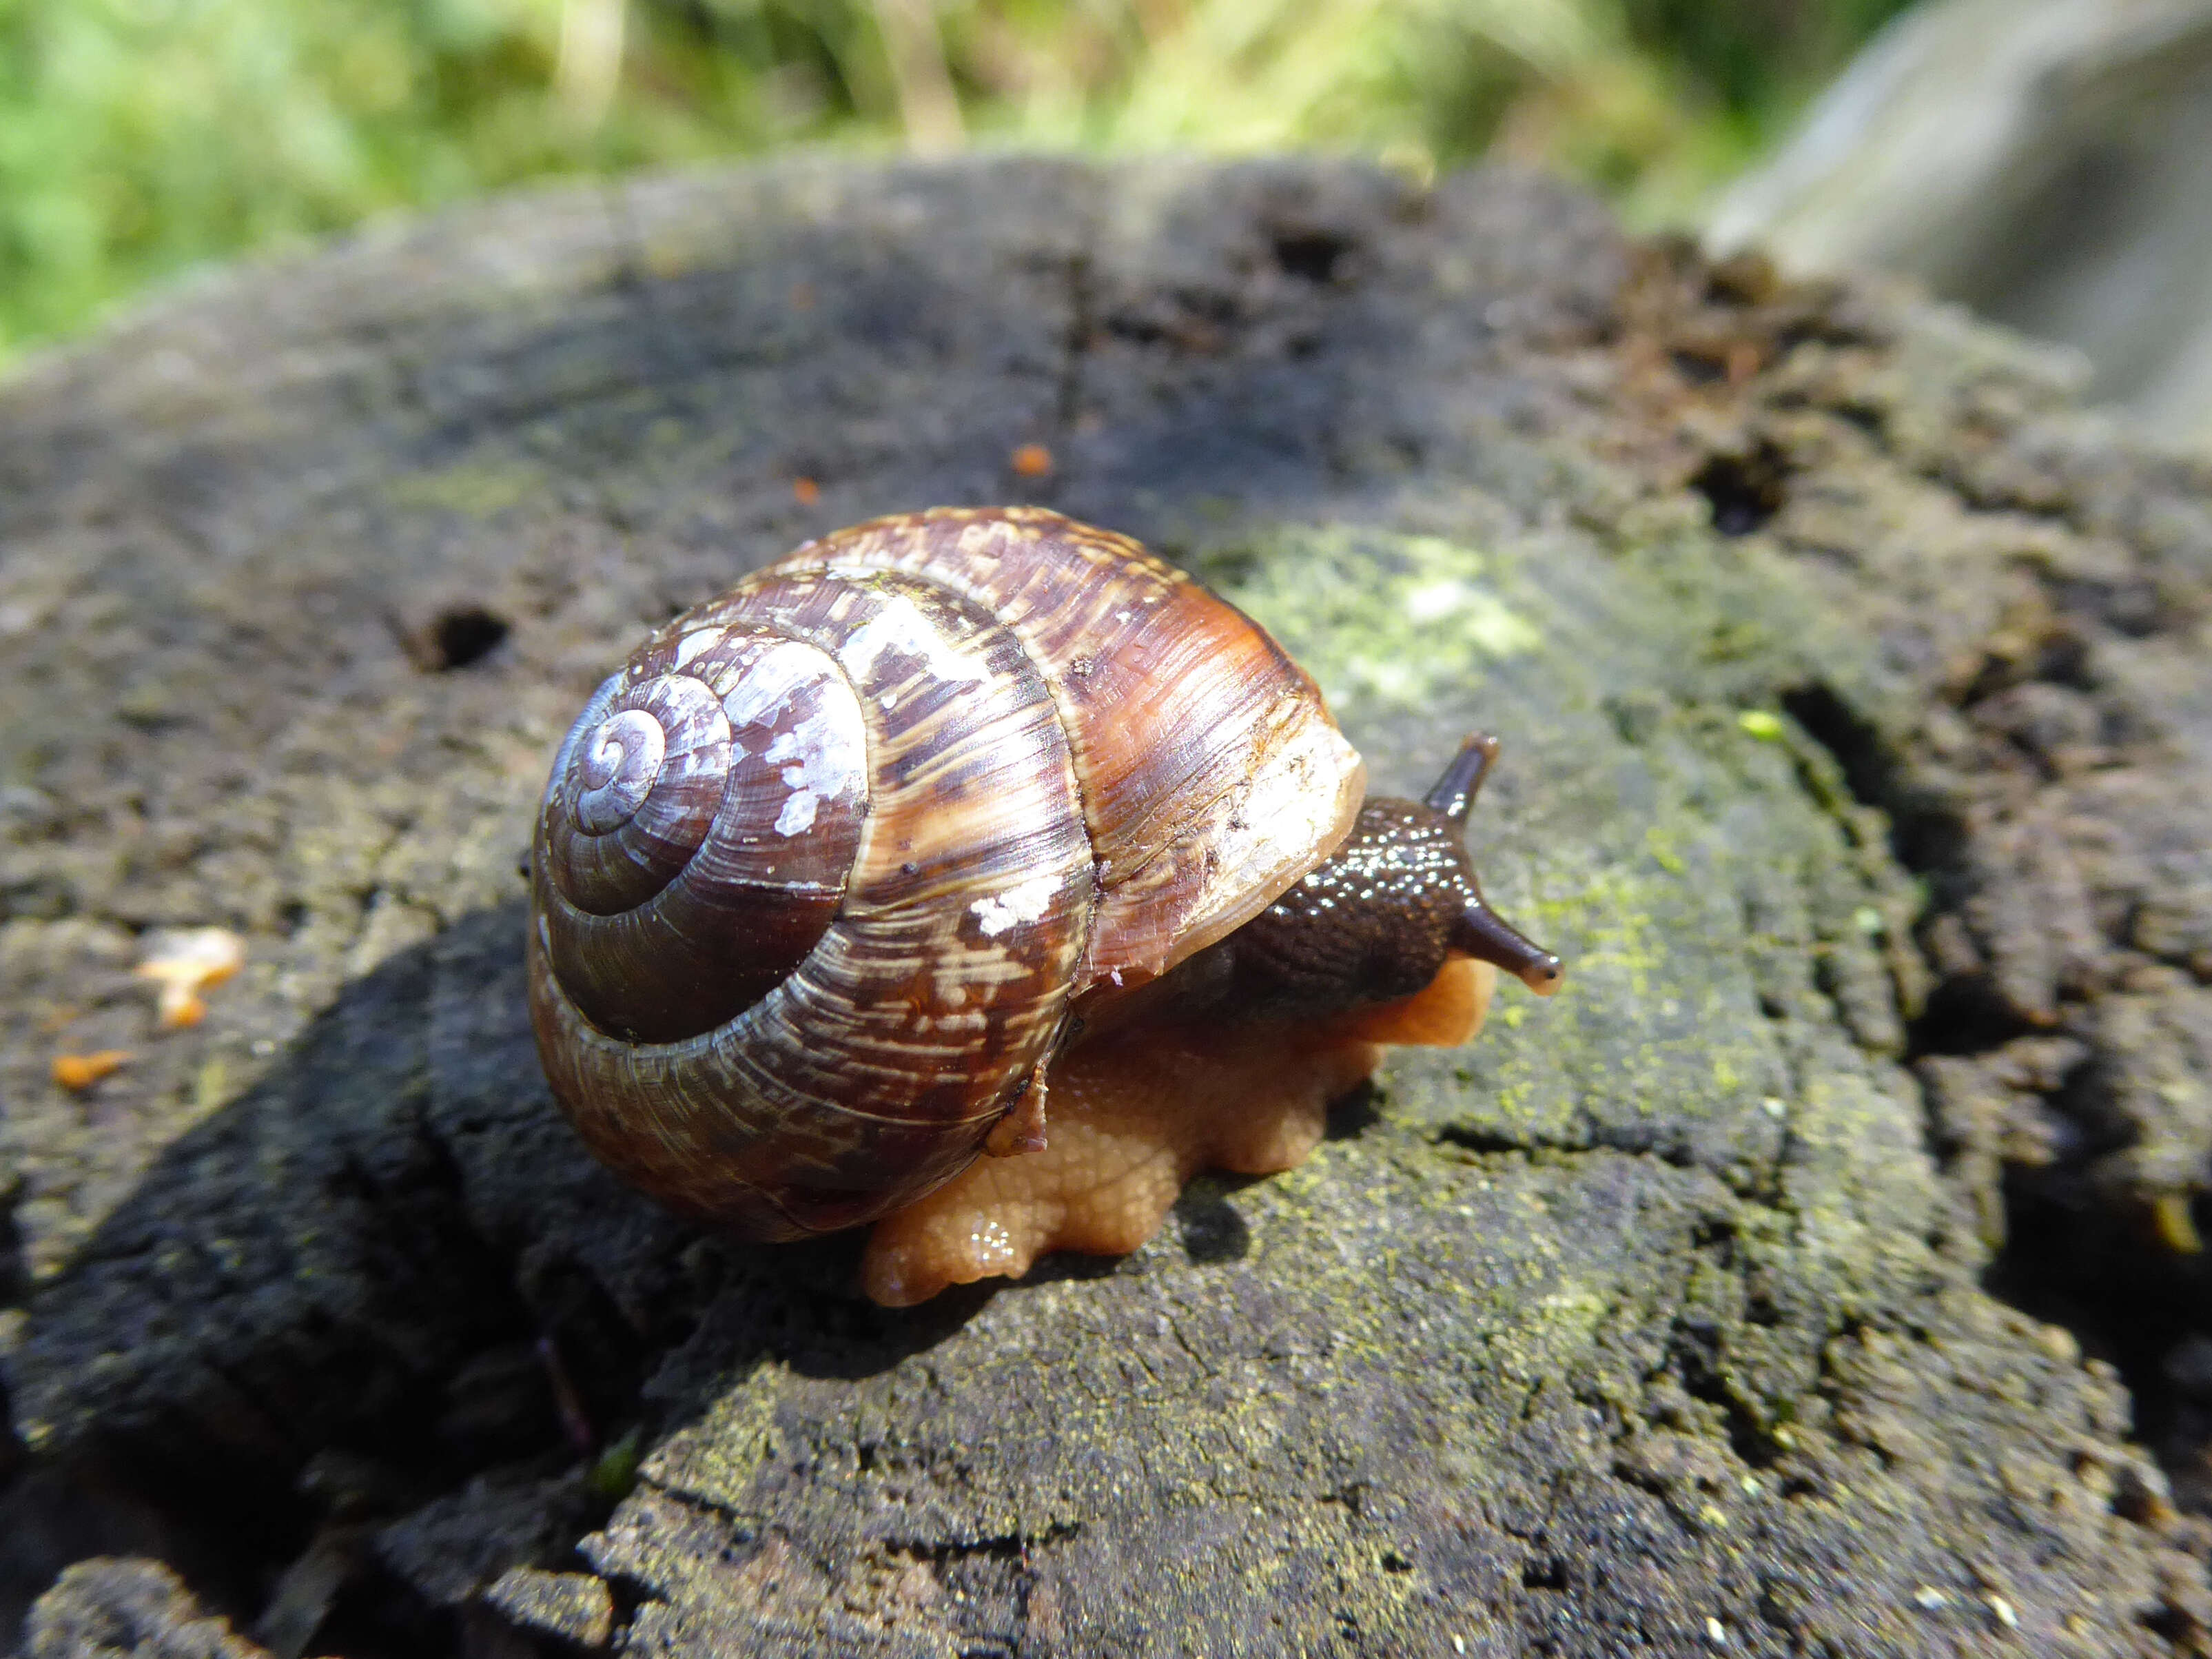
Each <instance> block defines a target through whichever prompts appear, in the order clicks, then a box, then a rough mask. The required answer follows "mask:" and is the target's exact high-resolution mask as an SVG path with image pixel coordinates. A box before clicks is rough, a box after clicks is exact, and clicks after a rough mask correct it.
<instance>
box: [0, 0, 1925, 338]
mask: <svg viewBox="0 0 2212 1659" xmlns="http://www.w3.org/2000/svg"><path fill="white" fill-rule="evenodd" d="M1905 3H1906V0H0V358H3V357H4V356H7V355H8V354H9V352H10V351H11V350H15V349H21V347H22V346H23V345H25V344H27V343H32V342H35V341H38V340H41V339H46V338H52V337H56V336H58V335H62V334H64V333H67V332H69V331H72V330H75V329H77V328H81V327H82V326H83V325H86V324H87V323H88V321H89V320H90V319H92V318H93V317H94V316H95V315H97V314H98V313H99V312H100V309H101V308H102V307H105V306H106V305H108V304H109V303H111V302H112V301H115V300H116V299H118V298H119V297H121V296H124V295H128V294H130V293H131V292H132V291H133V290H135V289H139V288H141V287H142V286H143V285H144V284H146V283H149V282H151V281H154V280H155V279H158V278H161V277H163V276H168V275H170V274H172V273H174V272H176V271H179V270H183V269H185V268H187V267H189V266H191V265H192V264H196V263H197V262H201V261H204V260H210V259H214V258H221V257H223V256H226V255H228V254H231V253H233V252H237V251H239V250H241V249H246V248H254V247H262V246H268V245H270V244H271V243H275V242H281V241H283V240H285V239H288V238H296V237H300V236H303V235H311V234H318V233H321V232H326V231H330V230H334V229H338V228H343V227H345V226H348V225H350V224H353V223H355V222H357V221H359V220H361V219H362V218H364V217H366V216H370V215H374V214H377V213H380V212H383V211H386V210H392V209H396V208H404V207H419V206H428V205H435V204H441V203H445V202H450V201H453V200H455V199H457V198H459V197H467V196H470V195H473V194H476V193H478V192H481V191H488V190H492V189H495V188H497V187H499V186H501V185H510V184H513V183H515V182H517V181H520V180H524V179H538V178H544V177H547V176H549V175H555V174H563V173H607V172H612V171H617V170H620V169H623V168H629V167H641V166H646V165H649V164H654V163H665V162H677V161H692V160H698V159H701V158H705V157H709V156H724V155H744V154H749V153H753V152H758V151H762V150H766V149H775V148H777V147H781V146H788V145H793V144H799V143H842V144H849V145H855V146H864V147H871V146H872V147H877V148H880V149H894V148H903V149H910V150H914V151H918V152H923V153H930V152H938V151H943V150H946V149H953V148H956V147H957V146H960V145H962V144H977V143H980V144H1024V145H1056V146H1079V147H1082V148H1085V149H1097V150H1127V149H1146V148H1160V147H1167V146H1182V147H1192V148H1201V149H1218V150H1252V149H1283V148H1291V147H1302V148H1316V147H1317V148H1324V149H1349V150H1355V151H1361V152H1365V153H1369V154H1377V155H1384V156H1386V157H1388V158H1389V159H1391V160H1393V161H1396V162H1398V163H1400V164H1401V165H1406V166H1409V167H1416V168H1421V169H1426V168H1429V167H1449V166H1452V165H1454V164H1456V163H1459V162H1462V161H1468V160H1469V159H1471V158H1473V157H1474V156H1476V155H1481V154H1484V153H1486V152H1500V153H1504V154H1507V155H1513V156H1516V157H1518V158H1521V159H1524V160H1531V161H1541V162H1546V163H1548V164H1550V165H1553V166H1554V167H1559V168H1561V169H1563V170H1565V171H1566V172H1568V173H1572V174H1575V175H1577V176H1579V177H1581V178H1583V179H1588V180H1589V181H1590V182H1592V183H1594V184H1595V185H1597V186H1598V187H1599V188H1601V190H1603V191H1606V192H1607V194H1609V195H1610V196H1612V197H1613V198H1614V199H1615V200H1616V201H1617V202H1619V203H1620V204H1621V206H1622V207H1623V209H1624V210H1625V211H1626V213H1627V214H1628V216H1629V217H1630V218H1631V219H1632V221H1635V222H1643V223H1646V224H1649V223H1653V222H1663V221H1666V220H1668V219H1672V218H1675V217H1679V216H1682V215H1684V214H1685V213H1686V211H1687V210H1689V209H1690V208H1691V207H1692V204H1695V203H1696V202H1698V201H1699V199H1700V198H1701V197H1704V196H1705V194H1706V193H1707V192H1709V191H1711V188H1712V187H1713V186H1714V185H1716V184H1717V183H1718V182H1719V181H1721V180H1722V179H1725V178H1726V177H1727V176H1729V174H1730V173H1733V172H1734V171H1735V169H1737V168H1738V167H1741V165H1742V164H1743V163H1744V162H1745V161H1747V160H1749V159H1750V158H1751V156H1752V155H1753V154H1755V153H1756V152H1757V150H1758V149H1759V147H1760V146H1761V145H1762V144H1763V143H1765V142H1766V141H1767V140H1768V139H1769V138H1770V137H1772V136H1773V135H1775V134H1776V133H1777V131H1778V129H1779V128H1780V126H1781V125H1783V124H1784V122H1786V121H1787V120H1788V119H1789V118H1790V115H1792V114H1793V113H1794V112H1796V109H1797V108H1798V107H1799V106H1801V105H1802V102H1803V101H1804V100H1805V99H1806V98H1807V97H1808V95H1809V94H1811V93H1812V92H1813V91H1814V90H1815V89H1816V88H1817V87H1818V86H1819V84H1820V82H1821V81H1822V80H1823V79H1824V78H1825V77H1826V76H1828V75H1829V74H1831V73H1832V72H1833V71H1834V70H1836V69H1837V68H1838V67H1839V66H1840V65H1841V64H1843V63H1844V61H1845V59H1846V58H1848V57H1849V56H1850V52H1852V50H1853V49H1854V48H1855V47H1857V46H1859V45H1860V44H1862V43H1863V41H1864V40H1865V39H1866V38H1867V37H1868V36H1869V34H1870V33H1873V32H1874V31H1875V29H1876V28H1877V27H1880V26H1881V24H1882V23H1883V22H1884V21H1887V19H1888V18H1889V17H1890V16H1891V15H1893V13H1895V12H1897V11H1899V10H1901V9H1903V8H1904V5H1905Z"/></svg>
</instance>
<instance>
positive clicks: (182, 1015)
mask: <svg viewBox="0 0 2212 1659" xmlns="http://www.w3.org/2000/svg"><path fill="white" fill-rule="evenodd" d="M245 965H246V941H245V940H244V939H240V938H239V936H238V935H237V934H235V933H232V932H231V931H230V930H229V929H228V928H227V927H187V928H183V929H180V930H179V931H177V932H175V933H156V934H155V936H154V938H153V939H152V941H151V943H150V944H149V945H148V947H147V951H146V959H145V960H144V961H143V962H142V963H139V964H138V967H137V975H138V977H139V978H141V979H150V980H152V981H154V982H155V984H156V985H158V986H160V987H161V994H160V998H159V1000H157V1001H156V1002H155V1021H156V1023H157V1024H160V1025H161V1028H162V1029H163V1030H175V1029H176V1028H178V1027H179V1026H182V1025H197V1024H199V1023H200V1021H202V1020H203V1019H204V1018H207V1004H206V1003H205V1002H204V1001H202V1000H200V993H201V992H202V991H204V990H205V989H207V987H209V986H210V985H220V984H222V982H223V981H225V980H227V979H228V978H229V977H230V976H231V975H233V974H234V973H236V972H237V971H238V970H239V969H240V968H242V967H244V966H245Z"/></svg>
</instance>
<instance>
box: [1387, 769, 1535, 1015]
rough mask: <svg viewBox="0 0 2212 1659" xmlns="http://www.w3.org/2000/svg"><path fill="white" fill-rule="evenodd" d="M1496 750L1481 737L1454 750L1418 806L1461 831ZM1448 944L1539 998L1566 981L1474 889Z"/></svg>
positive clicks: (1532, 945) (1476, 887)
mask: <svg viewBox="0 0 2212 1659" xmlns="http://www.w3.org/2000/svg"><path fill="white" fill-rule="evenodd" d="M1497 759H1498V739H1497V738H1494V737H1492V736H1491V735H1490V733H1488V732H1476V733H1475V734H1474V736H1473V737H1470V738H1468V740H1467V741H1466V742H1465V743H1464V744H1461V745H1460V751H1459V753H1458V754H1456V755H1455V756H1453V757H1452V759H1451V764H1449V766H1447V767H1445V768H1444V771H1443V776H1442V777H1440V778H1438V779H1437V781H1436V786H1435V787H1433V788H1431V790H1430V791H1429V793H1427V794H1426V795H1425V796H1424V797H1423V798H1422V799H1423V801H1424V803H1425V805H1427V806H1428V807H1429V809H1430V810H1431V811H1436V812H1441V813H1443V816H1444V817H1447V818H1449V819H1450V820H1451V821H1452V823H1455V824H1457V825H1459V826H1460V827H1462V828H1464V827H1465V826H1466V824H1467V820H1468V813H1469V812H1471V811H1474V800H1475V797H1476V796H1477V795H1478V794H1480V793H1481V790H1482V781H1483V780H1484V779H1485V778H1486V777H1488V776H1489V775H1490V769H1491V767H1492V765H1493V764H1494V763H1496V762H1497ZM1450 942H1451V947H1452V949H1453V950H1455V951H1460V952H1462V954H1463V955H1466V956H1470V957H1474V959H1475V960H1476V961H1477V962H1487V963H1491V964H1492V966H1494V967H1498V968H1502V969H1504V970H1505V971H1506V972H1507V973H1509V974H1510V975H1513V976H1514V978H1516V979H1517V980H1519V981H1521V982H1522V984H1523V985H1525V986H1527V987H1528V988H1529V989H1530V990H1532V991H1534V993H1535V994H1537V995H1538V996H1540V997H1547V996H1549V995H1551V994H1552V993H1553V992H1554V991H1556V990H1558V989H1559V986H1560V984H1561V982H1562V981H1564V980H1565V976H1566V975H1565V969H1563V968H1562V967H1561V966H1560V963H1559V957H1555V956H1553V954H1552V953H1551V952H1550V951H1547V950H1546V949H1544V947H1543V946H1542V945H1538V944H1537V943H1536V942H1535V941H1534V939H1530V938H1529V937H1528V935H1527V934H1526V933H1522V931H1521V930H1520V929H1519V928H1517V927H1515V926H1514V925H1513V924H1512V923H1511V922H1510V921H1506V920H1505V918H1504V917H1503V916H1501V915H1498V912H1497V911H1495V910H1493V909H1492V908H1490V906H1489V905H1488V904H1487V903H1486V902H1484V900H1483V896H1482V890H1481V888H1480V885H1479V884H1478V885H1475V886H1474V891H1473V893H1472V895H1471V896H1469V898H1468V902H1467V908H1466V909H1465V910H1463V911H1462V912H1461V913H1460V916H1459V919H1458V920H1457V921H1455V922H1454V923H1453V924H1452V930H1451V938H1450Z"/></svg>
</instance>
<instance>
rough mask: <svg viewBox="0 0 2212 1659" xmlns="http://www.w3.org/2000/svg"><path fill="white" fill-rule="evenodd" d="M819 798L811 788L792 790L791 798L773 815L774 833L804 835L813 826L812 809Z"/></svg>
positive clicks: (819, 800) (818, 801)
mask: <svg viewBox="0 0 2212 1659" xmlns="http://www.w3.org/2000/svg"><path fill="white" fill-rule="evenodd" d="M786 775H787V776H788V775H789V774H788V773H787V774H786ZM821 799H822V798H821V797H820V796H819V795H817V794H816V793H814V792H813V791H812V790H811V789H797V790H793V792H792V796H791V799H789V800H787V801H786V802H784V804H783V811H781V812H778V813H777V814H776V815H775V833H776V834H777V835H779V836H803V835H805V833H806V832H807V831H808V830H809V829H812V828H813V827H814V809H815V807H816V806H817V805H819V804H820V802H821Z"/></svg>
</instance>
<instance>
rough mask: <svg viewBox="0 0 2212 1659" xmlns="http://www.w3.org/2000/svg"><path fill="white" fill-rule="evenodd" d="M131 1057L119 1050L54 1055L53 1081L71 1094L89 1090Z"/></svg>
mask: <svg viewBox="0 0 2212 1659" xmlns="http://www.w3.org/2000/svg"><path fill="white" fill-rule="evenodd" d="M130 1058H131V1056H130V1055H129V1054H126V1053H125V1052H124V1051H123V1050H122V1049H120V1048H102V1049H101V1050H100V1052H99V1053H98V1054H56V1055H55V1056H54V1081H55V1082H57V1083H58V1084H60V1085H62V1087H63V1088H64V1089H67V1090H68V1091H70V1093H71V1094H75V1093H76V1092H77V1091H80V1090H83V1089H89V1088H90V1087H92V1085H94V1084H95V1083H97V1082H99V1081H100V1079H102V1078H104V1077H106V1075H107V1074H108V1073H111V1072H113V1071H116V1070H118V1069H119V1068H120V1067H121V1066H123V1065H124V1063H125V1061H127V1060H129V1059H130Z"/></svg>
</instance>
